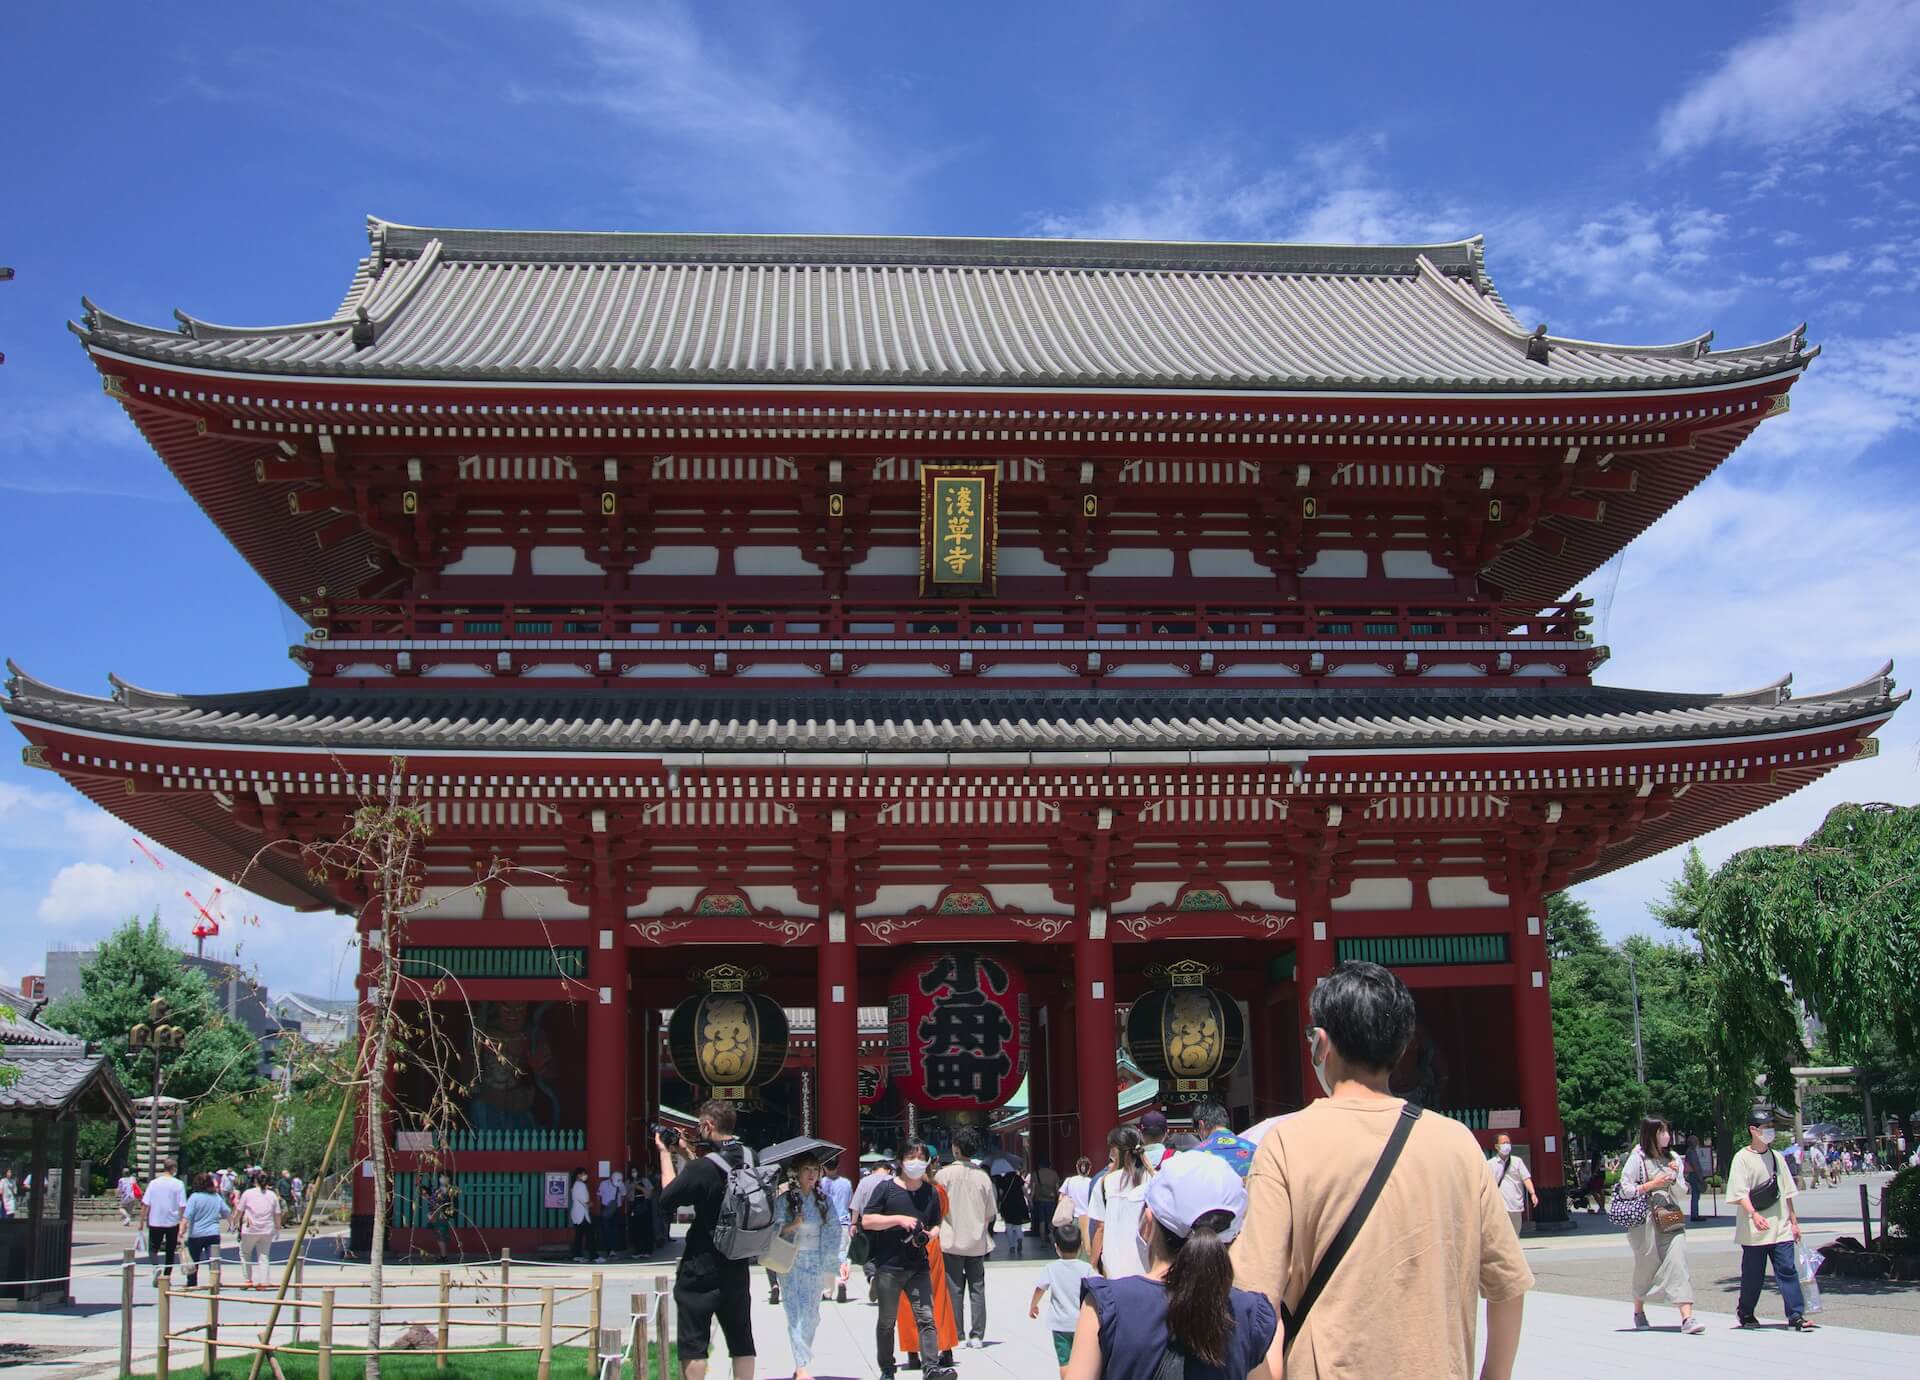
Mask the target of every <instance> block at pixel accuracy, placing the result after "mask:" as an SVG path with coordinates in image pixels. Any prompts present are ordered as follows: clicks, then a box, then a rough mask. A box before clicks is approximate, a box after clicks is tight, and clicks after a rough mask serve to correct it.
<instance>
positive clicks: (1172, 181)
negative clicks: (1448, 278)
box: [1031, 135, 1469, 244]
mask: <svg viewBox="0 0 1920 1380" xmlns="http://www.w3.org/2000/svg"><path fill="white" fill-rule="evenodd" d="M1385 148H1386V142H1385V139H1384V138H1383V137H1382V136H1380V135H1356V136H1354V137H1352V138H1348V139H1342V140H1338V141H1335V142H1334V143H1331V144H1327V145H1323V146H1321V147H1319V148H1316V149H1312V150H1309V151H1308V152H1306V153H1303V154H1301V155H1300V156H1298V157H1297V158H1295V159H1294V160H1292V161H1291V162H1290V163H1288V164H1286V165H1284V166H1282V167H1275V168H1267V169H1248V168H1245V167H1243V166H1241V165H1240V164H1239V163H1237V162H1236V161H1235V160H1233V159H1231V158H1227V157H1213V158H1203V159H1189V160H1185V161H1183V162H1182V164H1181V166H1180V167H1179V168H1178V169H1177V170H1176V171H1174V172H1171V173H1168V174H1167V175H1165V176H1164V177H1162V178H1160V180H1159V181H1157V182H1155V183H1154V184H1153V186H1152V187H1151V188H1149V189H1147V190H1146V191H1144V192H1143V193H1141V194H1139V195H1138V196H1135V197H1128V198H1121V199H1118V200H1114V201H1108V202H1103V203H1102V204H1100V205H1098V206H1095V207H1092V208H1090V209H1087V210H1083V211H1065V212H1063V211H1051V212H1047V213H1044V214H1042V215H1039V216H1036V217H1034V219H1033V222H1032V226H1031V228H1032V229H1033V230H1034V231H1035V232H1037V233H1039V234H1043V235H1061V236H1067V237H1070V238H1075V239H1117V240H1127V239H1138V240H1269V241H1278V242H1289V243H1298V244H1417V243H1423V242H1432V241H1441V240H1452V239H1458V238H1459V237H1460V236H1462V235H1464V234H1467V233H1469V232H1468V230H1467V229H1466V228H1465V221H1464V218H1463V217H1462V215H1461V213H1460V212H1458V211H1456V210H1452V209H1448V208H1444V207H1429V206H1421V205H1418V204H1416V203H1415V202H1414V201H1412V200H1411V199H1409V198H1408V197H1406V196H1404V195H1403V194H1402V193H1400V192H1399V191H1397V190H1396V189H1395V188H1394V187H1393V186H1392V185H1391V184H1390V182H1389V181H1388V180H1387V179H1386V178H1384V177H1383V176H1382V175H1381V173H1380V171H1379V166H1378V165H1379V160H1380V157H1381V155H1382V154H1383V153H1384V152H1385Z"/></svg>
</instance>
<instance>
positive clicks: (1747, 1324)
mask: <svg viewBox="0 0 1920 1380" xmlns="http://www.w3.org/2000/svg"><path fill="white" fill-rule="evenodd" d="M1735 1326H1737V1327H1744V1328H1746V1329H1747V1331H1749V1332H1751V1331H1753V1330H1754V1329H1755V1328H1757V1327H1759V1326H1760V1319H1758V1318H1756V1317H1754V1316H1753V1314H1751V1313H1749V1314H1747V1315H1746V1316H1745V1317H1744V1318H1740V1319H1738V1320H1737V1321H1736V1323H1735Z"/></svg>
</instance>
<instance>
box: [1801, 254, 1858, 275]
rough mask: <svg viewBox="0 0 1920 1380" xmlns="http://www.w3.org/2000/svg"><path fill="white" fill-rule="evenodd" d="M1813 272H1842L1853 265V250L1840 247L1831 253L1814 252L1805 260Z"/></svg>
mask: <svg viewBox="0 0 1920 1380" xmlns="http://www.w3.org/2000/svg"><path fill="white" fill-rule="evenodd" d="M1807 267H1808V268H1810V269H1812V270H1813V271H1814V272H1815V273H1843V272H1845V271H1846V270H1847V269H1849V268H1852V267H1853V251H1852V250H1849V249H1842V250H1840V251H1838V252H1837V253H1833V254H1816V255H1814V256H1813V257H1812V258H1811V259H1808V260H1807Z"/></svg>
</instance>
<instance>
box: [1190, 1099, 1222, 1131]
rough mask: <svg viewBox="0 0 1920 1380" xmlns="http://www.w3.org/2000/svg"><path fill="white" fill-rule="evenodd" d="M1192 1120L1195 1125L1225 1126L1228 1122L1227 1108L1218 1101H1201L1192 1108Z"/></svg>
mask: <svg viewBox="0 0 1920 1380" xmlns="http://www.w3.org/2000/svg"><path fill="white" fill-rule="evenodd" d="M1193 1121H1194V1125H1196V1126H1200V1125H1206V1126H1220V1127H1225V1126H1227V1125H1229V1124H1230V1123H1229V1122H1228V1120H1227V1109H1226V1108H1225V1107H1222V1106H1221V1105H1220V1104H1219V1103H1218V1102H1202V1103H1200V1104H1199V1105H1197V1106H1196V1107H1195V1108H1194V1109H1193Z"/></svg>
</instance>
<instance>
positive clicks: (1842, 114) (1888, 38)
mask: <svg viewBox="0 0 1920 1380" xmlns="http://www.w3.org/2000/svg"><path fill="white" fill-rule="evenodd" d="M1917 78H1920V5H1916V4H1914V3H1913V0H1798V3H1796V4H1795V5H1794V6H1793V7H1792V9H1791V10H1790V11H1789V12H1788V13H1787V15H1786V17H1785V20H1784V22H1782V23H1780V24H1779V25H1777V26H1776V27H1774V28H1772V29H1770V30H1769V31H1768V32H1766V33H1763V34H1760V35H1757V36H1756V37H1753V38H1750V39H1748V40H1746V41H1745V42H1744V43H1740V44H1738V45H1736V46H1735V47H1734V48H1733V49H1732V50H1731V51H1729V52H1728V53H1727V55H1726V57H1725V59H1724V60H1723V61H1722V62H1721V64H1720V66H1719V67H1717V68H1716V69H1715V70H1714V71H1713V72H1711V73H1710V74H1708V75H1707V76H1706V77H1704V78H1703V79H1701V80H1700V81H1699V82H1698V83H1696V84H1695V85H1694V86H1693V87H1692V88H1690V89H1689V90H1688V91H1687V92H1686V93H1685V94H1684V95H1683V96H1681V97H1680V98H1679V99H1678V100H1677V101H1675V102H1674V103H1673V104H1672V105H1671V106H1669V107H1668V108H1667V110H1666V111H1665V112H1664V113H1663V114H1662V116H1661V118H1660V126H1659V141H1660V149H1661V151H1662V152H1663V153H1665V154H1667V155H1669V156H1673V155H1678V154H1685V153H1690V152H1692V151H1694V150H1696V149H1699V148H1701V147H1703V146H1705V145H1708V144H1712V143H1716V142H1727V143H1735V144H1758V145H1773V144H1783V143H1786V142H1788V141H1792V142H1795V143H1798V144H1801V145H1803V146H1804V145H1808V144H1815V143H1820V142H1824V141H1825V140H1827V139H1831V138H1834V137H1837V136H1838V135H1839V134H1840V133H1841V131H1842V130H1844V129H1846V128H1847V127H1849V126H1851V125H1853V124H1855V123H1856V122H1858V121H1861V120H1866V119H1877V118H1885V117H1889V116H1891V117H1897V118H1899V119H1902V120H1912V119H1914V118H1916V116H1920V99H1917V93H1916V86H1917V85H1920V82H1917Z"/></svg>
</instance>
